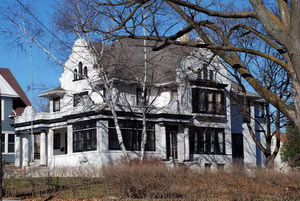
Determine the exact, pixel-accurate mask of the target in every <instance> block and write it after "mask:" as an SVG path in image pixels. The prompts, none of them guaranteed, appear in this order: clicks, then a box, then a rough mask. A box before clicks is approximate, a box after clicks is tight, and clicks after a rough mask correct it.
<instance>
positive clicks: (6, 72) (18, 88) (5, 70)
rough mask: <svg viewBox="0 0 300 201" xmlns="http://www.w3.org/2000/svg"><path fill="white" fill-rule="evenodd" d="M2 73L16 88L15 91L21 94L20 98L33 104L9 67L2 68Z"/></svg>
mask: <svg viewBox="0 0 300 201" xmlns="http://www.w3.org/2000/svg"><path fill="white" fill-rule="evenodd" d="M0 75H1V76H2V77H3V78H4V79H5V80H6V82H7V83H8V84H9V85H10V86H11V87H12V88H13V89H14V90H15V92H16V93H17V94H18V95H19V97H20V99H21V100H22V101H23V102H24V104H25V105H27V106H29V105H31V103H30V101H29V99H28V98H27V96H26V95H25V93H24V91H23V89H22V88H21V86H20V85H19V83H18V82H17V80H16V79H15V77H14V76H13V74H12V73H11V72H10V70H9V69H8V68H0Z"/></svg>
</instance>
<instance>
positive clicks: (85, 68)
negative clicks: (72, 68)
mask: <svg viewBox="0 0 300 201" xmlns="http://www.w3.org/2000/svg"><path fill="white" fill-rule="evenodd" d="M83 75H84V76H85V77H88V70H87V67H86V66H85V67H84V68H83Z"/></svg>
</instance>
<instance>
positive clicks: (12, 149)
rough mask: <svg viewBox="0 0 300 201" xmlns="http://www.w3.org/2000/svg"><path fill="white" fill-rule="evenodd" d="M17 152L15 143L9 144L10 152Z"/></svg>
mask: <svg viewBox="0 0 300 201" xmlns="http://www.w3.org/2000/svg"><path fill="white" fill-rule="evenodd" d="M14 152H15V144H8V153H14Z"/></svg>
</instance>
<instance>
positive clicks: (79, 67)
mask: <svg viewBox="0 0 300 201" xmlns="http://www.w3.org/2000/svg"><path fill="white" fill-rule="evenodd" d="M78 71H79V78H82V62H79V64H78Z"/></svg>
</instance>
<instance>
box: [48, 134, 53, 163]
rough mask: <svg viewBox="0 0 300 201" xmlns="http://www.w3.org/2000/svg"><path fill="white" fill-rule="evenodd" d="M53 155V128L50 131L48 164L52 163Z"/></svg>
mask: <svg viewBox="0 0 300 201" xmlns="http://www.w3.org/2000/svg"><path fill="white" fill-rule="evenodd" d="M52 157H53V130H52V129H49V132H48V165H50V163H51V161H52Z"/></svg>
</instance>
